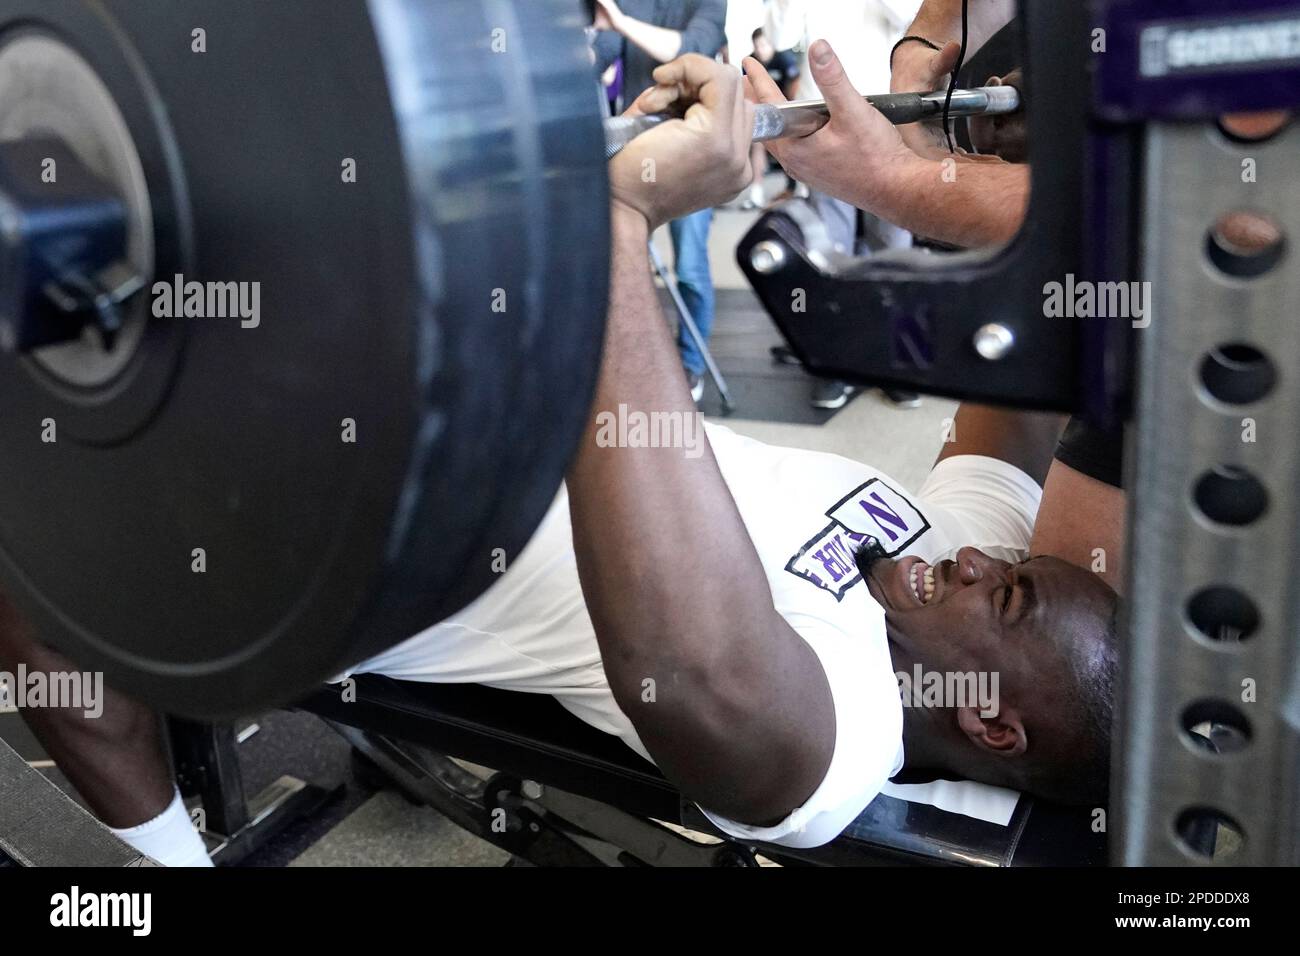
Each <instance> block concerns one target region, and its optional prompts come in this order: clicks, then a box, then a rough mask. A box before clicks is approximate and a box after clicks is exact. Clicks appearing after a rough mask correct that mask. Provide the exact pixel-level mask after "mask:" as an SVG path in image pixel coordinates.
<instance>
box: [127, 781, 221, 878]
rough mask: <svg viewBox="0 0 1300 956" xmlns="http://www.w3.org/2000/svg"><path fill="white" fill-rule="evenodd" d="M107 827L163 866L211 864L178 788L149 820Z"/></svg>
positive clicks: (201, 838)
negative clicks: (167, 802)
mask: <svg viewBox="0 0 1300 956" xmlns="http://www.w3.org/2000/svg"><path fill="white" fill-rule="evenodd" d="M109 829H111V830H112V831H113V832H114V833H116V834H117V835H118V836H119V837H120V838H121V839H123V840H125V841H126V842H127V843H129V844H131V846H133V847H135V848H136V849H137V850H139V851H140V852H141V853H143V854H144V855H145V856H148V857H151V858H152V859H154V860H157V861H158V862H159V863H161V864H162V865H163V866H212V861H211V860H210V859H209V858H208V851H207V849H206V848H205V847H204V845H203V837H201V836H199V831H198V830H196V829H195V828H194V824H193V823H191V822H190V815H189V813H188V812H187V811H186V810H185V802H184V801H183V800H181V792H180V791H179V790H176V791H175V796H174V797H172V802H171V803H170V804H168V806H167V809H166V810H164V811H163V812H162V813H160V814H158V816H156V817H154V818H153V819H152V820H149V821H147V822H145V823H141V824H140V825H139V826H135V827H127V828H126V829H125V830H119V829H117V828H116V827H110V828H109Z"/></svg>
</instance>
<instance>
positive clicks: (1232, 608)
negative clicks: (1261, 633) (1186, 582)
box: [1187, 587, 1259, 644]
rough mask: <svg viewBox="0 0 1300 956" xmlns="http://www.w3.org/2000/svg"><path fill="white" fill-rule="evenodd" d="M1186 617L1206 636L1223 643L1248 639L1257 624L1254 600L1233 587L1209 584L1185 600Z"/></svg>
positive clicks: (1234, 642) (1257, 611) (1256, 627)
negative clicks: (1210, 585) (1209, 585)
mask: <svg viewBox="0 0 1300 956" xmlns="http://www.w3.org/2000/svg"><path fill="white" fill-rule="evenodd" d="M1187 618H1188V620H1190V621H1191V622H1192V626H1193V627H1195V628H1196V630H1198V631H1199V632H1200V633H1201V634H1203V635H1204V636H1205V637H1207V638H1209V639H1210V640H1212V641H1222V642H1223V643H1225V644H1237V643H1240V642H1241V641H1245V640H1248V639H1249V638H1250V637H1251V636H1253V635H1254V633H1255V631H1256V629H1258V627H1259V610H1258V609H1257V608H1256V607H1255V602H1254V601H1252V600H1251V599H1250V598H1248V597H1246V595H1244V594H1242V593H1241V592H1240V591H1238V590H1237V589H1235V588H1225V587H1212V588H1205V589H1204V590H1202V591H1198V592H1196V594H1194V595H1192V599H1191V600H1190V601H1188V602H1187Z"/></svg>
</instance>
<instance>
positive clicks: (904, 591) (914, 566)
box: [894, 557, 945, 607]
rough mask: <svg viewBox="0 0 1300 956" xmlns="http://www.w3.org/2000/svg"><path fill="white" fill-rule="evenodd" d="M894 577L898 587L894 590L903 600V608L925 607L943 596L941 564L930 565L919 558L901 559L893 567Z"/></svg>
mask: <svg viewBox="0 0 1300 956" xmlns="http://www.w3.org/2000/svg"><path fill="white" fill-rule="evenodd" d="M894 575H895V583H896V584H897V585H898V587H896V588H895V589H894V590H896V591H898V592H901V594H900V595H899V596H900V597H901V598H903V599H904V600H903V601H902V603H903V604H904V606H906V605H908V604H911V605H913V606H916V607H925V606H926V605H927V604H933V603H935V602H936V601H937V600H938V599H939V598H940V597H942V595H943V591H944V583H945V582H944V576H943V562H940V564H939V565H931V564H927V563H926V562H925V561H922V560H921V559H920V558H916V557H911V558H903V559H902V560H901V561H899V562H898V564H897V565H895V567H894Z"/></svg>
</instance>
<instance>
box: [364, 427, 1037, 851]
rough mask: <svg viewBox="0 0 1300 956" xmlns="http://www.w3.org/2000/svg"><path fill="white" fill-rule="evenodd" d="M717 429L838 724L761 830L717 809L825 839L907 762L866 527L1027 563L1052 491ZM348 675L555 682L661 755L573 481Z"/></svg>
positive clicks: (524, 685)
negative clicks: (802, 787)
mask: <svg viewBox="0 0 1300 956" xmlns="http://www.w3.org/2000/svg"><path fill="white" fill-rule="evenodd" d="M707 431H708V436H709V441H710V443H711V444H712V446H713V449H714V453H715V455H716V456H717V459H718V463H719V466H720V467H721V469H722V474H723V476H724V478H725V479H726V481H727V485H728V487H729V488H730V489H731V494H732V496H733V497H734V498H735V500H736V504H737V506H738V508H739V510H740V514H741V516H742V517H743V518H744V521H745V526H746V528H747V529H748V530H749V534H750V537H751V538H752V540H753V543H754V547H755V549H756V550H757V552H758V555H759V558H760V560H761V561H762V564H763V567H764V568H765V569H766V571H767V579H768V583H769V585H770V586H771V589H772V602H773V605H774V606H775V608H776V610H777V611H778V612H780V614H781V615H782V616H783V617H784V618H785V619H786V621H787V622H788V623H789V624H790V626H791V627H793V628H794V630H795V631H796V632H797V633H798V634H799V635H800V637H802V638H803V639H804V640H805V641H807V642H808V644H809V646H810V647H811V648H812V649H813V651H814V652H815V653H816V655H817V657H818V659H819V660H820V662H821V665H822V668H823V669H824V671H825V672H826V678H827V681H828V683H829V684H830V688H831V695H832V697H833V700H834V708H835V724H836V730H835V748H834V753H833V756H832V758H831V763H830V767H829V769H828V770H827V772H826V777H825V778H824V779H823V781H822V783H821V785H820V786H819V787H818V788H817V790H816V792H815V793H813V795H812V796H811V797H809V799H808V800H807V802H806V803H805V804H804V805H803V806H802V807H800V808H799V809H797V810H795V811H794V812H793V813H792V814H791V815H790V816H789V817H787V818H786V819H785V820H783V821H781V823H779V824H778V825H776V826H773V827H761V828H760V827H751V826H746V825H744V824H739V823H735V822H733V821H729V820H726V819H723V818H721V817H718V816H717V815H714V814H709V818H710V819H711V820H713V822H714V823H715V824H716V825H717V826H718V827H719V828H720V829H721V830H723V831H724V832H726V833H729V834H731V835H732V836H734V837H736V838H738V839H749V840H762V841H765V842H770V843H780V844H784V845H787V846H795V847H809V846H820V845H821V844H823V843H827V842H829V841H830V840H833V839H834V838H835V837H836V836H838V835H839V833H840V832H841V831H843V830H844V828H845V827H847V826H848V825H849V824H850V823H851V822H853V820H854V819H855V818H856V817H857V816H858V815H859V814H860V813H861V812H862V810H863V809H864V808H865V807H866V806H867V804H868V803H870V802H871V800H872V799H873V798H874V797H875V795H876V794H877V793H878V792H879V790H880V788H881V786H882V785H883V784H884V783H885V782H886V781H887V780H888V779H889V778H890V777H891V776H893V775H894V774H895V773H897V772H898V771H899V770H900V769H902V765H903V748H902V729H903V714H902V703H901V701H900V698H899V691H898V683H897V680H896V678H895V676H894V668H893V665H892V663H891V661H890V654H889V645H888V641H887V639H886V636H885V617H884V611H883V610H882V609H881V608H880V606H879V605H878V604H876V602H875V601H874V600H873V599H872V597H871V595H870V594H869V593H868V591H867V588H866V585H865V584H864V583H863V581H862V578H861V575H859V574H858V571H857V568H856V566H855V564H854V561H853V552H854V550H855V548H856V546H857V544H858V543H860V542H861V541H862V540H863V539H864V537H865V536H871V537H874V538H876V539H877V540H879V541H880V542H881V544H882V545H883V546H884V547H885V549H886V551H887V552H888V553H889V554H890V555H891V556H902V555H910V554H914V555H919V556H920V557H921V558H922V559H924V560H925V561H927V562H930V563H933V562H937V561H939V560H942V559H944V558H947V557H951V556H952V555H953V553H954V552H955V551H956V550H957V549H958V548H960V547H963V546H967V545H969V546H973V547H977V548H980V549H982V550H984V551H986V552H988V553H989V554H991V555H993V556H995V557H1002V558H1005V559H1007V560H1013V561H1015V560H1020V559H1022V558H1023V557H1024V552H1025V551H1026V550H1027V548H1028V546H1029V537H1030V533H1031V531H1032V529H1033V525H1034V518H1035V516H1036V514H1037V511H1038V503H1039V499H1040V496H1041V491H1040V489H1039V487H1038V486H1037V485H1036V484H1035V483H1034V482H1033V480H1032V479H1030V478H1029V477H1028V476H1027V475H1025V474H1024V473H1023V472H1021V471H1019V470H1018V469H1016V468H1014V467H1012V466H1011V465H1008V464H1007V463H1005V462H1002V461H998V460H996V459H993V458H983V457H976V456H966V457H960V458H951V459H948V460H947V461H944V462H942V463H940V464H939V465H938V466H937V467H936V468H935V469H934V471H933V472H932V473H931V474H930V476H929V478H928V479H927V480H926V482H925V484H924V485H923V486H922V488H921V491H920V493H919V494H917V495H909V494H907V493H905V492H904V491H903V489H902V488H901V487H899V485H898V484H897V483H896V482H894V481H893V480H892V479H890V478H889V477H888V476H886V475H883V474H881V473H880V472H878V471H876V470H875V469H873V468H871V467H870V466H868V465H864V464H860V463H859V462H855V461H850V460H849V459H847V458H841V457H840V456H838V455H829V454H825V453H823V452H812V451H804V450H799V449H792V448H778V447H774V446H771V445H765V444H763V443H761V442H758V441H754V440H752V439H748V438H744V437H742V436H740V435H737V434H736V433H734V432H732V431H731V430H730V429H727V428H723V427H721V426H716V425H709V426H707ZM682 546H683V547H699V548H711V547H714V544H713V543H712V542H709V541H696V542H683V543H682ZM716 564H717V568H718V573H719V574H726V573H727V556H726V555H725V554H718V555H716ZM351 673H357V674H362V673H375V674H383V675H385V676H388V677H392V678H394V679H398V680H411V681H426V682H432V683H476V684H486V685H489V686H492V687H498V688H502V689H505V690H516V691H525V692H529V693H541V694H551V695H552V696H554V697H555V698H556V699H557V700H558V701H559V702H560V703H561V704H562V705H564V707H565V708H567V709H568V710H569V711H571V712H572V713H574V714H575V715H577V716H578V717H580V718H581V719H582V720H584V721H586V722H587V723H588V724H591V725H592V726H593V727H596V728H597V729H599V730H603V731H605V732H606V733H610V734H614V735H616V736H618V737H620V738H622V740H623V741H624V742H625V743H627V745H628V746H629V747H631V748H632V749H633V750H635V751H636V752H637V753H639V754H641V755H642V756H643V757H645V758H646V759H648V760H649V759H651V757H650V754H649V753H647V751H646V749H645V747H644V746H643V745H642V743H641V741H640V739H639V738H638V737H637V734H636V731H635V729H634V728H633V727H632V723H631V722H630V721H629V720H628V718H627V717H626V715H624V713H623V712H622V710H621V709H620V708H619V706H618V704H617V702H616V701H615V700H614V695H613V693H612V692H611V690H610V688H609V684H608V682H607V681H606V679H605V672H604V668H603V667H602V665H601V659H600V649H599V646H598V645H597V642H596V633H595V629H594V627H593V625H592V623H591V619H590V617H589V616H588V614H587V609H586V605H585V604H584V602H583V597H582V587H581V584H580V582H579V579H578V570H577V564H576V559H575V556H574V551H573V534H572V528H571V525H570V521H569V501H568V496H567V494H565V492H564V491H563V490H562V491H561V493H560V494H559V496H558V497H557V498H556V500H555V504H554V505H553V506H552V507H551V509H550V511H549V512H548V513H547V515H546V518H545V520H544V521H543V522H542V526H541V528H539V529H538V531H537V533H536V534H535V535H534V537H533V539H532V540H531V541H530V542H529V544H528V546H527V547H526V548H525V549H524V551H523V553H522V554H520V556H519V557H518V559H517V560H515V561H514V562H513V563H512V564H511V565H510V567H509V569H508V570H507V571H506V572H505V574H503V575H502V577H501V579H500V580H499V581H497V582H496V583H495V584H494V585H493V586H492V587H491V588H490V589H489V590H488V591H487V593H485V594H484V595H483V596H482V597H480V598H479V599H478V600H477V601H475V602H474V603H473V604H471V605H470V606H469V607H468V608H466V609H465V610H464V611H462V612H461V613H460V614H457V615H455V616H454V617H452V618H450V619H448V620H446V621H444V622H442V623H441V624H438V625H435V626H434V627H431V628H429V629H428V630H426V631H424V632H422V633H420V634H417V635H416V636H415V637H413V638H411V639H410V640H408V641H405V642H403V643H401V644H399V645H397V646H396V647H394V648H391V649H390V650H388V651H386V652H384V653H382V654H380V655H379V656H378V657H375V658H372V659H371V660H369V661H366V662H365V663H363V664H359V665H357V666H356V667H354V668H353V669H352V671H351ZM338 679H340V680H341V679H342V676H341V677H340V678H338ZM705 812H706V813H707V811H705Z"/></svg>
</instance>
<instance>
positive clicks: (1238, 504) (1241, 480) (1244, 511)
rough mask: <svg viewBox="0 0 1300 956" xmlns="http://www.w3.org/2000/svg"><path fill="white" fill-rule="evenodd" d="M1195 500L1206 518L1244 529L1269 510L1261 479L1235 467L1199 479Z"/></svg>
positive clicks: (1228, 467) (1218, 469) (1206, 474)
mask: <svg viewBox="0 0 1300 956" xmlns="http://www.w3.org/2000/svg"><path fill="white" fill-rule="evenodd" d="M1192 500H1193V501H1194V502H1195V503H1196V507H1197V509H1198V510H1199V511H1200V512H1201V514H1203V515H1204V516H1205V517H1206V518H1209V519H1210V520H1211V521H1213V522H1216V523H1218V524H1223V525H1231V526H1232V527H1242V526H1244V525H1248V524H1251V523H1253V522H1254V521H1256V520H1258V519H1259V517H1260V516H1261V515H1262V514H1263V513H1264V512H1265V511H1266V510H1268V492H1267V491H1266V490H1265V489H1264V486H1263V485H1262V484H1261V483H1260V481H1259V479H1258V478H1256V477H1255V476H1254V475H1252V474H1251V473H1250V472H1248V471H1246V469H1244V468H1239V467H1237V466H1236V465H1220V466H1219V467H1218V468H1215V469H1214V470H1213V471H1207V472H1205V474H1203V475H1201V477H1200V478H1199V479H1197V482H1196V485H1195V487H1194V488H1193V489H1192Z"/></svg>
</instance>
